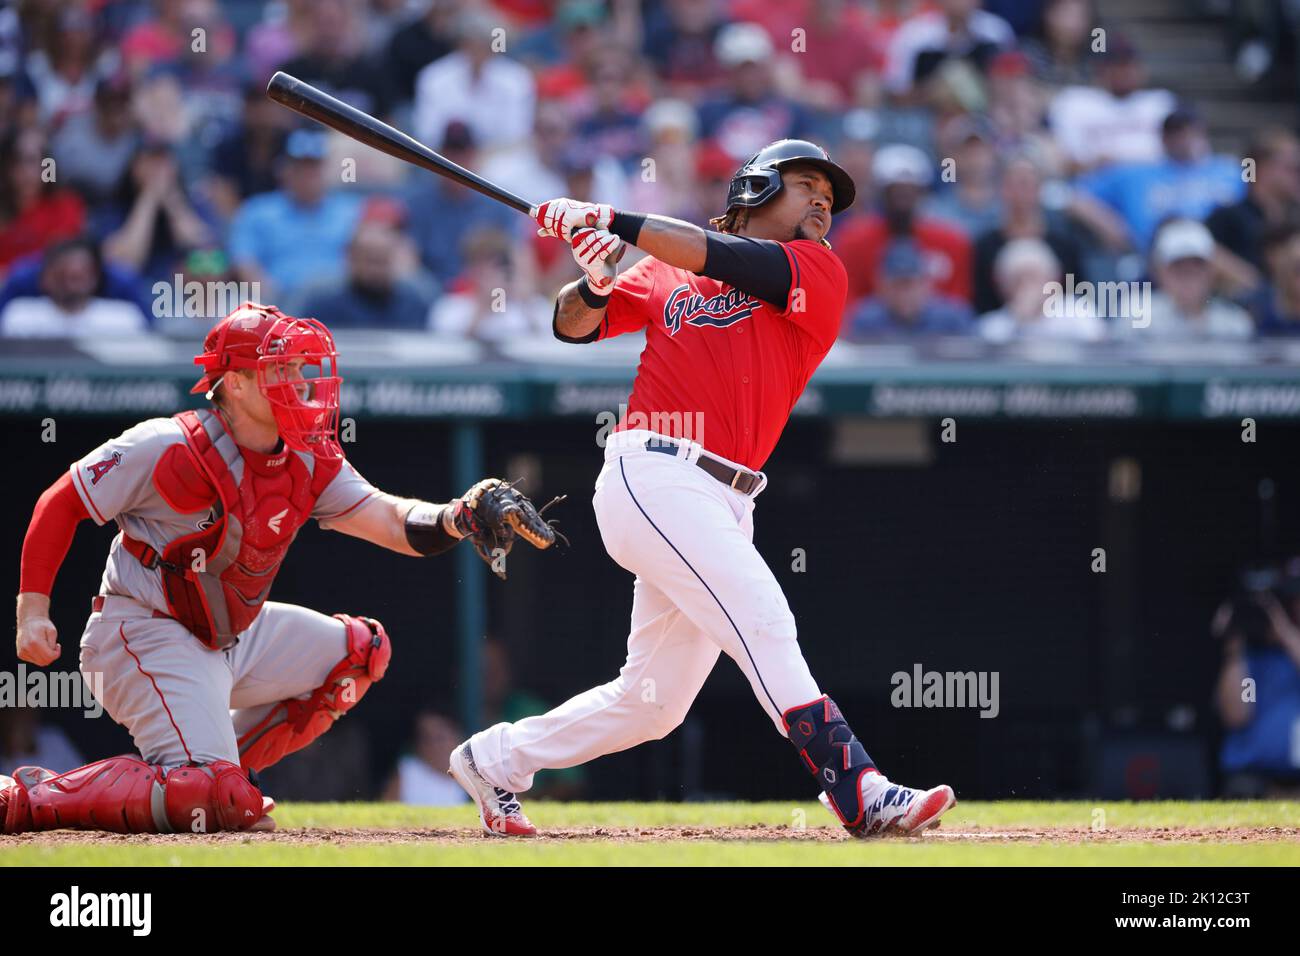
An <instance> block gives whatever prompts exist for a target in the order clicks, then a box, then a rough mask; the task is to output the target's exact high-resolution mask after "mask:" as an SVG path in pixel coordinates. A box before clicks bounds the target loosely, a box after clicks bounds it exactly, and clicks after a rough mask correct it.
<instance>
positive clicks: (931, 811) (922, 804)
mask: <svg viewBox="0 0 1300 956" xmlns="http://www.w3.org/2000/svg"><path fill="white" fill-rule="evenodd" d="M818 799H820V800H821V802H822V806H824V807H825V808H826V809H827V810H829V811H830V812H831V813H832V814H834V813H835V811H834V809H832V807H831V805H830V801H829V800H828V799H827V797H826V794H824V793H822V794H819V796H818ZM862 805H863V806H864V807H865V808H866V810H865V812H864V813H863V815H862V820H861V822H860V823H858V824H857V825H856V826H849V825H848V824H845V827H844V828H845V829H846V830H848V831H849V833H851V834H853V835H854V836H855V837H870V836H887V835H891V834H907V835H914V834H917V833H921V832H922V831H923V830H928V829H929V828H930V827H934V826H938V825H939V818H940V817H941V816H943V815H944V814H945V813H947V812H948V811H949V810H951V809H952V808H953V807H955V806H956V805H957V795H956V794H955V793H953V792H952V787H950V786H948V785H947V784H940V785H939V786H937V787H932V788H931V789H929V790H915V789H913V788H912V787H904V786H903V785H902V784H897V783H893V782H892V781H891V780H889V779H888V778H887V777H886V776H885V775H884V774H882V773H874V772H873V773H866V774H863V775H862ZM836 819H837V820H838V819H839V816H838V815H836Z"/></svg>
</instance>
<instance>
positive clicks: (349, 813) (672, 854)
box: [0, 801, 1300, 866]
mask: <svg viewBox="0 0 1300 956" xmlns="http://www.w3.org/2000/svg"><path fill="white" fill-rule="evenodd" d="M528 809H529V813H530V815H531V817H532V819H533V821H534V822H535V823H536V824H537V825H538V826H539V827H541V828H543V829H566V828H578V827H620V828H643V827H669V826H672V827H719V826H748V825H753V824H765V825H768V826H772V827H788V826H798V825H799V824H800V822H801V821H806V825H807V826H808V827H810V828H813V827H825V826H831V825H832V824H831V821H830V819H829V817H827V816H826V813H825V811H824V810H822V808H821V807H820V806H818V805H817V804H815V803H808V804H790V803H755V804H739V803H728V804H677V803H649V804H644V803H643V804H633V803H601V804H587V803H573V804H560V803H544V802H537V803H532V804H530V805H529V807H528ZM1097 810H1102V811H1104V813H1105V817H1104V824H1105V827H1106V829H1107V831H1108V835H1107V838H1106V839H1105V840H1104V841H1103V840H1092V839H1090V838H1089V834H1090V833H1091V827H1092V826H1093V825H1094V822H1102V821H1099V820H1098V818H1097V817H1095V816H1094V814H1095V811H1097ZM275 817H276V820H277V822H278V823H279V825H280V827H281V828H283V829H285V830H294V831H298V830H300V829H306V830H308V831H311V830H328V829H334V828H346V829H356V828H373V829H377V830H397V831H401V830H415V829H421V830H424V829H433V830H440V831H444V832H443V833H442V834H440V836H441V837H442V839H441V840H439V841H438V842H433V841H429V840H425V841H421V840H420V839H419V838H418V836H414V837H412V836H408V837H402V838H400V839H399V840H397V841H394V840H393V838H392V837H391V836H389V837H387V839H388V840H389V841H390V842H373V843H372V842H366V841H354V842H349V843H339V842H331V841H324V840H322V841H321V842H310V843H302V842H294V843H290V842H287V841H285V840H280V839H277V838H275V837H274V836H272V837H266V836H261V835H258V836H229V837H223V838H222V839H221V840H219V841H217V842H208V843H197V842H195V843H193V844H187V842H186V841H185V840H184V839H183V838H167V839H164V840H158V841H142V842H127V841H125V840H122V839H120V838H116V837H102V838H101V837H92V838H90V839H88V840H87V841H86V842H74V840H72V839H68V838H67V836H66V835H61V836H60V837H59V838H45V837H41V836H39V835H37V836H32V837H27V838H25V839H23V840H22V841H21V842H19V843H16V844H15V843H8V844H6V843H0V866H41V865H59V866H116V865H136V866H181V865H184V866H282V865H306V866H348V865H375V866H428V865H453V866H484V865H488V866H533V865H537V866H554V865H586V866H607V865H617V866H636V865H670V866H671V865H721V866H727V865H751V866H809V865H817V866H967V865H973V866H1021V865H1060V866H1095V865H1108V866H1129V865H1142V866H1149V865H1157V866H1162V865H1164V866H1225V865H1249V866H1297V865H1300V842H1298V841H1297V839H1296V835H1295V833H1294V832H1293V833H1291V834H1290V835H1288V836H1285V837H1280V838H1279V839H1278V840H1276V841H1262V840H1256V841H1250V842H1244V841H1241V840H1239V839H1233V840H1225V839H1222V838H1219V837H1214V836H1204V837H1200V838H1197V839H1192V840H1187V841H1184V842H1175V841H1169V840H1145V839H1141V838H1140V837H1139V835H1138V834H1135V835H1134V837H1133V838H1132V839H1129V838H1126V837H1125V836H1124V833H1123V831H1125V830H1126V829H1129V828H1144V827H1171V828H1186V827H1192V828H1207V829H1217V828H1222V827H1289V828H1292V829H1293V830H1294V828H1297V827H1300V803H1297V802H1196V803H1178V802H1160V803H1093V802H1060V803H1034V802H1025V801H1007V802H997V803H966V804H961V805H959V806H958V807H956V808H955V809H954V810H953V811H951V812H950V813H949V814H948V816H946V817H945V818H944V827H943V830H944V831H948V832H951V831H963V832H971V833H978V832H980V831H981V830H989V829H994V828H1007V827H1011V828H1017V829H1023V828H1035V827H1068V828H1073V829H1074V830H1076V831H1083V832H1076V833H1074V834H1070V835H1069V836H1068V837H1066V839H1065V840H1064V841H1063V842H1055V843H1035V844H1029V843H1012V842H1001V841H998V842H991V841H981V840H978V839H972V840H964V841H960V842H957V841H953V840H940V839H927V838H923V839H921V840H876V841H856V840H855V841H847V840H844V841H835V842H819V841H811V840H807V839H803V840H799V839H790V840H772V839H761V840H740V839H726V840H706V839H691V840H675V841H640V842H631V841H626V840H622V841H620V840H615V839H610V838H607V837H601V836H593V837H591V838H585V837H584V838H576V839H568V840H533V841H518V840H493V839H488V838H480V837H478V836H477V835H476V834H475V833H474V831H472V830H470V829H469V827H470V825H471V823H476V821H475V820H474V818H473V815H472V812H471V811H470V810H469V809H468V808H466V807H461V808H454V809H424V808H417V807H404V806H398V805H392V804H285V805H282V806H281V807H280V808H279V809H277V810H276V813H275ZM452 830H458V831H461V833H460V834H459V836H460V837H461V838H460V839H453V840H451V841H448V840H447V837H449V836H451V837H455V836H457V834H449V833H447V832H446V831H452ZM377 839H378V838H377Z"/></svg>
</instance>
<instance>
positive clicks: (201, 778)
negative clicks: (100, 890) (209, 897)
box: [3, 756, 262, 833]
mask: <svg viewBox="0 0 1300 956" xmlns="http://www.w3.org/2000/svg"><path fill="white" fill-rule="evenodd" d="M13 779H14V783H13V785H12V786H9V787H7V788H5V796H4V800H3V804H4V805H5V817H4V821H3V823H4V832H5V833H23V832H25V831H27V830H59V829H65V828H66V829H73V830H109V831H112V832H114V833H177V832H183V831H190V832H194V833H206V832H211V831H215V830H245V829H247V828H248V827H251V826H252V825H253V824H254V823H256V822H257V821H258V820H260V819H261V818H262V791H260V790H259V789H258V788H257V787H256V786H255V785H254V784H253V782H252V781H251V780H249V778H248V774H247V773H246V772H245V771H244V770H243V769H242V768H240V767H238V766H236V765H235V764H233V763H230V762H229V761H227V760H215V761H213V762H212V763H209V764H197V765H194V766H188V767H176V768H174V769H172V770H167V769H166V768H164V767H159V766H155V765H153V764H149V763H145V761H143V760H141V759H140V758H139V757H134V756H122V757H110V758H108V759H107V760H100V761H97V762H95V763H92V764H87V765H86V766H84V767H78V768H77V769H76V770H69V771H68V772H67V773H63V774H54V773H51V772H50V771H48V770H45V769H43V768H41V767H20V768H19V769H18V770H16V771H14V777H13Z"/></svg>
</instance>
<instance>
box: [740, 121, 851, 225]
mask: <svg viewBox="0 0 1300 956" xmlns="http://www.w3.org/2000/svg"><path fill="white" fill-rule="evenodd" d="M792 163H806V164H807V165H809V166H815V167H817V168H818V169H820V170H821V171H822V172H823V173H825V174H826V178H827V179H829V180H830V181H831V191H832V196H831V199H832V202H831V213H832V214H834V213H837V212H840V211H841V210H844V209H848V208H849V207H850V206H852V205H853V197H854V196H855V195H856V193H857V189H856V188H855V187H854V185H853V178H852V177H851V176H849V174H848V173H846V172H845V171H844V170H843V169H842V168H840V167H839V166H838V165H836V164H835V163H834V162H832V161H831V158H830V156H829V155H827V153H826V150H824V149H822V148H821V147H820V146H818V145H817V144H816V143H810V142H808V140H806V139H778V140H777V141H776V142H775V143H770V144H768V145H767V146H764V147H763V148H762V149H760V150H759V151H758V152H757V153H755V154H754V155H753V156H752V157H750V159H749V161H748V162H747V163H745V165H744V166H741V167H740V169H738V170H736V174H735V175H734V176H732V177H731V184H730V185H729V186H728V187H727V209H728V210H731V209H732V208H734V207H735V206H746V207H750V208H753V207H754V206H761V205H763V203H765V202H767V201H768V200H769V199H771V198H772V197H773V196H775V195H776V194H777V193H779V192H780V191H781V185H782V184H781V169H782V167H784V166H788V165H790V164H792Z"/></svg>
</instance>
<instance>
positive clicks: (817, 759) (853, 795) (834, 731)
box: [781, 696, 876, 830]
mask: <svg viewBox="0 0 1300 956" xmlns="http://www.w3.org/2000/svg"><path fill="white" fill-rule="evenodd" d="M781 717H782V720H783V721H784V722H785V728H786V732H787V733H788V734H789V736H790V743H792V744H794V749H795V750H797V751H798V752H799V757H800V759H801V760H802V761H803V763H804V766H805V767H807V768H808V771H809V772H810V773H811V774H812V775H813V776H814V777H815V778H817V783H818V784H820V785H821V788H822V790H823V792H825V794H826V796H827V798H828V799H829V800H830V804H831V809H833V810H834V811H835V815H836V816H838V817H839V818H840V822H841V823H843V824H844V826H846V827H848V828H849V829H850V830H853V829H855V828H857V827H860V826H861V825H862V822H863V817H864V815H865V809H866V808H865V807H864V806H863V805H862V775H863V774H865V773H867V772H868V771H872V770H875V769H876V765H875V763H874V761H872V759H871V757H870V756H868V755H867V751H866V748H865V747H863V746H862V744H860V743H859V742H858V738H857V737H855V736H853V731H852V730H850V729H849V725H848V723H847V722H846V721H845V720H844V717H843V715H841V714H840V709H839V708H838V707H837V706H835V701H833V700H831V699H830V698H829V697H824V696H823V697H819V698H817V700H815V701H813V702H812V703H811V704H804V705H803V706H801V707H791V708H790V709H789V710H787V711H786V712H785V713H784V714H782V715H781Z"/></svg>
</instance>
